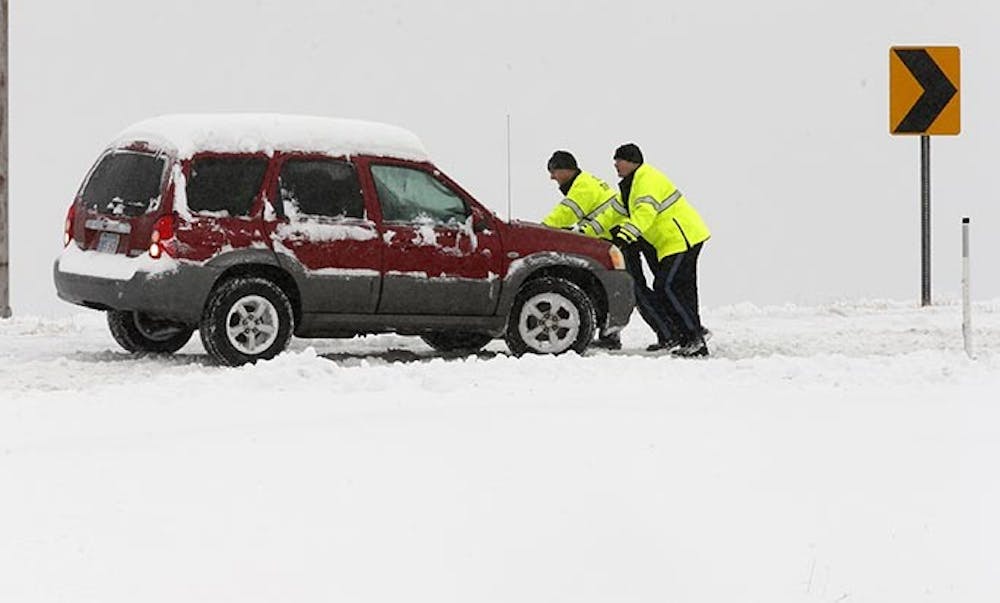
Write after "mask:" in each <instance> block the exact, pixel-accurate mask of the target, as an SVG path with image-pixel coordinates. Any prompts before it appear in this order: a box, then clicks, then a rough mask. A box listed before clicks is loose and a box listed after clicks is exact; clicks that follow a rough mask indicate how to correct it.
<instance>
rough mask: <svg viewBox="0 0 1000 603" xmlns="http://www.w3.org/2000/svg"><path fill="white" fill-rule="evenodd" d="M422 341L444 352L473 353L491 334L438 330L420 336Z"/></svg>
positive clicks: (489, 338) (481, 347)
mask: <svg viewBox="0 0 1000 603" xmlns="http://www.w3.org/2000/svg"><path fill="white" fill-rule="evenodd" d="M420 338H421V339H423V340H424V343H426V344H427V345H429V346H431V347H432V348H434V349H435V350H437V351H439V352H442V353H445V354H475V353H476V352H478V351H479V350H481V349H483V347H484V346H485V345H486V344H488V343H489V342H491V341H493V336H492V335H490V334H488V333H454V332H449V331H438V332H434V333H425V334H423V335H421V336H420Z"/></svg>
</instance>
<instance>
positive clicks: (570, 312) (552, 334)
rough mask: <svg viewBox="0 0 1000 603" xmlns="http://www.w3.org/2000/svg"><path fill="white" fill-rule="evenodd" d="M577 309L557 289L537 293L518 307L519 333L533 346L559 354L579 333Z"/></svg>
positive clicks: (547, 352)
mask: <svg viewBox="0 0 1000 603" xmlns="http://www.w3.org/2000/svg"><path fill="white" fill-rule="evenodd" d="M580 325H581V320H580V310H579V309H578V308H577V307H576V306H575V305H574V304H573V302H571V301H570V300H568V299H566V298H565V297H563V296H562V295H559V294H558V293H539V294H538V295H535V296H534V297H532V298H530V299H529V300H528V301H527V302H525V304H524V308H523V309H522V310H521V316H520V319H519V321H518V333H519V334H520V335H521V339H523V340H524V342H525V343H526V344H528V346H530V347H531V348H532V349H533V350H536V351H538V352H541V353H544V354H558V353H560V352H564V351H566V350H568V349H569V348H570V346H572V345H573V342H575V341H576V338H577V336H579V334H580Z"/></svg>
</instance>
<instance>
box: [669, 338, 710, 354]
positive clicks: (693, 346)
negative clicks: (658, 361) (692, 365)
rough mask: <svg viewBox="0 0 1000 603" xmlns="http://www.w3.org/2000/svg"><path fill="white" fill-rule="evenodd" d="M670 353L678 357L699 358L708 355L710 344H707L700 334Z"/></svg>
mask: <svg viewBox="0 0 1000 603" xmlns="http://www.w3.org/2000/svg"><path fill="white" fill-rule="evenodd" d="M670 354H671V355H673V356H677V357H678V358H699V357H702V356H708V345H706V344H705V340H704V339H703V338H701V337H700V336H699V337H695V338H694V339H692V340H691V341H690V342H688V343H686V344H684V345H682V346H681V347H679V348H677V349H676V350H674V351H672V352H670Z"/></svg>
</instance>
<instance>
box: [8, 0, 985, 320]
mask: <svg viewBox="0 0 1000 603" xmlns="http://www.w3.org/2000/svg"><path fill="white" fill-rule="evenodd" d="M10 4H11V27H12V34H11V49H10V53H11V89H12V103H11V117H10V119H11V145H12V149H11V151H12V160H11V161H12V163H11V220H12V226H11V230H12V232H11V256H12V266H11V269H12V282H11V297H12V306H13V309H14V312H15V313H17V314H20V315H25V314H59V313H67V312H72V311H75V310H74V309H73V307H72V306H68V305H66V304H63V303H62V302H59V301H58V300H57V298H56V297H55V290H54V287H53V285H52V279H51V263H52V260H53V259H54V258H55V256H56V255H57V254H58V253H59V251H60V249H61V237H62V221H63V217H64V215H65V212H66V208H67V206H68V204H69V202H70V201H71V200H72V197H73V194H74V192H75V191H76V188H77V187H78V185H79V183H80V180H81V179H82V178H83V176H84V175H85V173H86V170H87V169H88V167H89V166H90V164H91V163H92V162H93V160H94V159H95V158H96V157H97V155H98V153H99V152H100V151H101V149H102V148H103V147H104V145H106V144H107V143H108V142H109V141H110V140H111V139H112V138H113V137H114V136H115V135H116V134H117V133H118V132H119V131H120V130H121V129H123V128H124V127H125V126H127V125H128V124H130V123H132V122H135V121H138V120H140V119H143V118H146V117H150V116H153V115H158V114H163V113H174V112H203V111H211V112H216V111H273V112H282V113H304V114H315V115H329V116H339V117H354V118H363V119H371V120H377V121H385V122H389V123H394V124H397V125H401V126H404V127H406V128H409V129H411V130H413V131H414V132H416V133H417V135H419V136H420V137H421V138H422V139H423V141H424V143H425V145H426V146H427V148H428V150H429V152H430V153H431V155H432V157H433V158H434V160H435V162H436V163H437V164H438V165H439V166H440V167H441V168H442V169H443V170H444V171H445V172H447V173H448V174H449V175H451V176H452V177H453V178H455V179H456V180H458V181H459V182H460V183H462V184H463V185H464V186H465V187H466V188H468V189H469V190H470V191H471V192H472V193H473V194H474V195H475V196H476V197H477V198H478V199H479V200H480V201H482V202H483V203H485V204H486V205H487V206H489V207H491V208H492V209H494V210H495V211H497V212H498V213H500V214H501V215H506V198H507V192H506V182H507V179H506V168H505V158H506V145H505V115H506V114H508V113H509V114H510V115H511V120H512V153H513V161H512V177H513V187H512V188H513V195H512V196H513V213H514V216H515V217H521V218H525V219H532V220H537V219H540V218H541V217H542V216H543V215H544V214H545V213H546V212H547V210H548V209H549V208H550V207H551V205H553V204H554V203H555V202H556V201H557V200H558V199H559V195H558V193H557V192H556V190H555V187H554V185H553V184H552V183H551V182H550V181H549V180H548V177H547V173H546V172H545V169H544V165H545V161H546V160H547V159H548V156H549V155H550V153H551V152H552V150H554V149H557V148H565V149H569V150H571V151H573V152H574V153H575V154H576V155H577V158H578V159H579V160H580V162H581V164H582V167H583V168H584V169H587V170H589V171H592V172H594V173H596V174H597V175H599V176H601V177H603V178H605V179H607V180H609V181H612V182H613V181H614V171H613V168H612V163H611V155H612V152H613V150H614V148H615V147H616V146H618V145H619V144H621V143H622V142H626V141H634V142H636V143H637V144H639V146H640V147H642V149H643V151H644V153H645V156H646V160H647V161H648V162H649V163H651V164H653V165H655V166H657V167H659V168H660V169H662V170H664V171H665V172H666V173H667V174H668V175H670V176H671V177H672V178H673V179H674V180H675V182H676V183H677V184H678V185H679V186H680V187H681V188H682V189H683V190H684V191H685V192H686V194H687V196H688V198H689V199H690V200H691V202H692V203H694V204H695V206H696V207H698V209H699V210H700V211H701V213H702V214H703V216H704V217H705V218H706V220H707V221H708V223H709V226H710V227H711V229H712V231H713V234H714V237H713V239H712V240H711V241H710V242H709V244H708V245H707V246H706V248H705V252H704V253H703V254H702V262H701V281H702V287H701V289H702V300H703V301H702V304H703V305H706V306H709V307H715V306H720V305H725V304H733V303H740V302H745V301H746V302H752V303H757V304H774V303H785V302H794V303H820V302H827V301H833V300H840V299H858V298H891V299H903V300H909V299H912V300H914V301H916V300H918V299H919V293H920V278H919V277H920V263H919V257H920V256H919V243H920V240H919V232H920V230H919V227H920V214H919V170H918V168H919V142H918V139H916V138H898V137H891V136H889V134H888V116H887V112H888V109H887V106H888V91H887V88H888V83H887V80H888V52H889V47H890V46H892V45H900V44H918V45H919V44H947V45H950V44H955V45H959V46H961V48H962V121H963V133H962V135H961V136H959V137H956V138H935V139H934V140H933V141H932V157H933V192H934V200H933V208H934V214H933V215H934V222H933V226H934V230H933V236H934V263H933V278H934V289H935V297H936V298H944V297H951V298H954V297H956V296H957V295H958V292H959V282H960V281H959V279H960V256H959V252H960V244H959V243H960V226H959V222H960V218H961V216H962V215H969V216H971V217H972V219H973V253H974V257H973V277H974V282H973V293H974V297H975V298H976V299H985V298H995V297H1000V277H997V276H996V270H995V269H994V265H993V263H992V259H993V258H996V257H998V256H1000V237H998V236H997V233H998V232H1000V209H998V207H997V204H998V202H1000V195H998V193H997V192H996V191H995V186H994V181H995V179H996V178H995V175H994V171H995V170H996V169H997V167H996V160H997V157H998V156H1000V153H998V150H1000V119H998V116H997V114H996V112H997V111H998V107H1000V79H998V78H997V77H996V69H997V67H998V66H1000V43H998V42H997V41H996V31H995V30H996V26H997V24H998V23H1000V20H998V16H1000V4H998V3H996V2H995V1H990V0H952V1H944V0H867V1H862V0H838V1H835V2H834V1H817V0H757V1H755V2H735V1H728V2H706V1H701V2H685V3H679V2H669V3H665V2H653V1H648V2H641V3H637V2H632V3H630V2H622V1H619V2H607V1H603V2H594V1H593V0H573V1H569V0H566V1H550V0H533V1H531V2H523V1H520V0H513V1H512V2H508V3H504V2H490V3H478V2H470V1H468V0H465V1H459V0H433V1H423V2H402V1H397V2H392V1H377V0H376V1H372V0H367V1H364V2H340V1H331V0H197V1H196V0H171V1H170V2H163V1H161V0H156V1H148V0H90V1H73V2H71V1H68V0H59V1H55V0H10Z"/></svg>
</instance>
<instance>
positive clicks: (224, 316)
mask: <svg viewBox="0 0 1000 603" xmlns="http://www.w3.org/2000/svg"><path fill="white" fill-rule="evenodd" d="M294 322H295V319H294V317H293V314H292V304H291V303H290V302H289V301H288V296H287V295H285V292H284V291H282V290H281V287H279V286H277V285H275V284H274V283H272V282H271V281H269V280H267V279H265V278H259V277H236V278H232V279H229V280H226V281H224V282H222V283H221V284H219V285H218V286H216V288H215V290H214V291H212V294H211V295H210V296H209V298H208V303H207V304H205V312H204V314H203V315H202V318H201V326H200V327H199V330H200V331H201V342H202V344H204V346H205V351H207V352H208V354H209V355H210V356H211V357H212V358H214V359H215V360H216V361H218V362H220V363H223V364H228V365H230V366H239V365H241V364H247V363H252V362H257V361H258V360H268V359H270V358H274V357H275V356H277V355H278V354H280V353H281V352H283V351H284V350H285V348H286V347H288V342H289V341H290V340H291V338H292V331H293V330H294V326H295V324H294Z"/></svg>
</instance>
